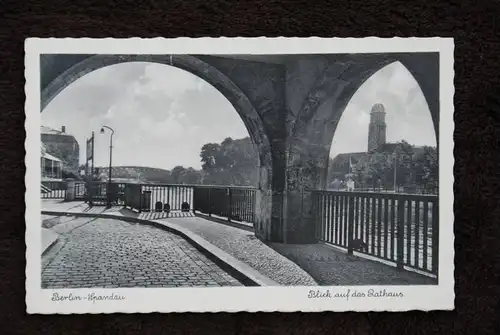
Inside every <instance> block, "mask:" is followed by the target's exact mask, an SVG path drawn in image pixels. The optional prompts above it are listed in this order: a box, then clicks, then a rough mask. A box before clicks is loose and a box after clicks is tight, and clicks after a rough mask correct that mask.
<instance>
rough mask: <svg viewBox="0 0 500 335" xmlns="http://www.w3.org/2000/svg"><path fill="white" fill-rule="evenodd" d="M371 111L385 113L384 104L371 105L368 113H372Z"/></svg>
mask: <svg viewBox="0 0 500 335" xmlns="http://www.w3.org/2000/svg"><path fill="white" fill-rule="evenodd" d="M372 113H384V114H385V107H384V105H382V104H380V103H378V104H375V105H373V107H372V110H371V112H370V114H372Z"/></svg>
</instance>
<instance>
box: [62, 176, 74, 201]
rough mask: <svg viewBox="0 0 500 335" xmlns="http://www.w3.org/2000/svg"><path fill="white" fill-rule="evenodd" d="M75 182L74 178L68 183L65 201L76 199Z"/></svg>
mask: <svg viewBox="0 0 500 335" xmlns="http://www.w3.org/2000/svg"><path fill="white" fill-rule="evenodd" d="M75 184H76V182H75V181H74V180H68V182H67V183H66V197H65V199H64V200H65V201H74V200H75Z"/></svg>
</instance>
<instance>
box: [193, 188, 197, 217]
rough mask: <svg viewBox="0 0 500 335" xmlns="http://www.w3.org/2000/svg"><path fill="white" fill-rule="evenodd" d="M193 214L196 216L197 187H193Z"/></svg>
mask: <svg viewBox="0 0 500 335" xmlns="http://www.w3.org/2000/svg"><path fill="white" fill-rule="evenodd" d="M192 190H193V214H196V208H197V207H196V186H193V188H192Z"/></svg>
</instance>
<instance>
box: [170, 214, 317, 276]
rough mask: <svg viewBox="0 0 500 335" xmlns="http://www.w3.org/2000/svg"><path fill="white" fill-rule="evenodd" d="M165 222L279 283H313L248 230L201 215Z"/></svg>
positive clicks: (291, 263) (299, 269) (306, 274)
mask: <svg viewBox="0 0 500 335" xmlns="http://www.w3.org/2000/svg"><path fill="white" fill-rule="evenodd" d="M165 221H167V222H172V223H175V224H177V225H179V226H182V227H184V228H186V229H189V230H190V231H192V232H193V233H195V234H197V235H199V236H201V237H202V238H204V239H205V240H206V241H208V242H210V243H212V244H213V245H215V246H216V247H218V248H219V249H221V250H223V251H225V252H226V253H228V254H230V255H231V256H233V257H235V258H236V259H238V260H240V261H242V262H244V263H246V264H248V265H250V266H251V267H253V268H254V269H255V270H257V271H259V272H260V273H262V274H263V275H265V276H267V277H269V278H271V279H272V280H274V281H275V282H277V283H279V284H281V285H286V286H311V285H317V283H316V281H315V280H314V279H313V278H312V277H311V276H310V275H309V274H308V273H307V272H305V271H304V270H302V269H301V268H300V267H299V266H298V265H297V264H295V263H294V262H292V261H290V260H289V259H287V258H286V257H284V256H282V255H280V254H279V253H278V252H276V251H274V250H273V249H271V248H270V247H268V246H267V245H266V244H264V243H263V242H262V241H260V240H259V239H257V238H255V236H254V234H253V233H252V232H249V231H246V230H242V229H239V228H234V227H230V226H226V225H224V224H221V223H215V222H212V221H208V220H205V219H201V218H179V219H177V218H171V219H166V220H165Z"/></svg>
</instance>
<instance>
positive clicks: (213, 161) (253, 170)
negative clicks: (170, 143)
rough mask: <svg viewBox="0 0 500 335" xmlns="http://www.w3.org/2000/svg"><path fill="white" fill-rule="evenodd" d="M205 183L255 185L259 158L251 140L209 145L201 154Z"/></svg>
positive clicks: (225, 140)
mask: <svg viewBox="0 0 500 335" xmlns="http://www.w3.org/2000/svg"><path fill="white" fill-rule="evenodd" d="M200 157H201V161H202V169H203V183H205V184H218V185H255V184H256V183H257V173H258V169H257V162H258V156H257V153H256V151H255V148H254V147H253V143H252V142H251V140H250V138H248V137H246V138H243V139H237V140H233V139H232V138H230V137H228V138H226V139H224V141H222V142H221V144H217V143H207V144H205V145H204V146H203V147H202V148H201V153H200Z"/></svg>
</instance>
